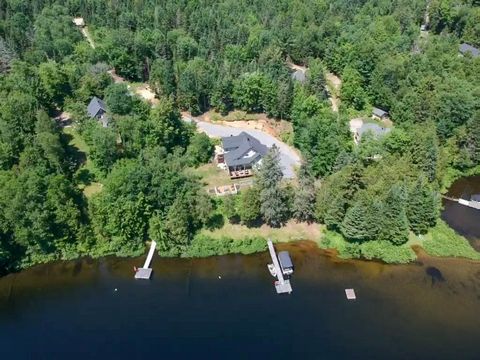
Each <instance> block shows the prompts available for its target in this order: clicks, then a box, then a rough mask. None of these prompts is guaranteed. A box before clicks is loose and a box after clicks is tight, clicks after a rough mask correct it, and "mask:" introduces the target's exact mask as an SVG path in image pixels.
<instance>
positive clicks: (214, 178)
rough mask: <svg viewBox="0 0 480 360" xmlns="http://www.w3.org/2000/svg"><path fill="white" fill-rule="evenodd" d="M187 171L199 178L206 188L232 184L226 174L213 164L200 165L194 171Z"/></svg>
mask: <svg viewBox="0 0 480 360" xmlns="http://www.w3.org/2000/svg"><path fill="white" fill-rule="evenodd" d="M187 171H188V172H191V173H193V174H195V175H197V176H199V177H200V178H201V182H202V183H203V184H204V185H205V187H208V188H211V187H215V186H222V185H232V184H233V181H232V179H230V176H229V175H228V172H226V171H225V170H222V169H220V168H218V167H217V166H216V165H215V164H213V163H210V164H205V165H202V166H200V167H198V168H196V169H193V168H190V169H187Z"/></svg>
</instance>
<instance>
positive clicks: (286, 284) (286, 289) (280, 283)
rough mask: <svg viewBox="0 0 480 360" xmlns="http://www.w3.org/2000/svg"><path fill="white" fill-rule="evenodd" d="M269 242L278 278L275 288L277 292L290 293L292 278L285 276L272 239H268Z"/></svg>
mask: <svg viewBox="0 0 480 360" xmlns="http://www.w3.org/2000/svg"><path fill="white" fill-rule="evenodd" d="M267 244H268V250H269V251H270V257H271V258H272V262H273V266H274V267H275V272H276V275H277V278H278V280H277V281H275V290H277V294H284V293H289V294H290V293H291V292H292V286H291V285H290V280H288V279H285V278H284V277H283V272H282V269H281V267H280V264H279V262H278V258H277V253H276V252H275V248H274V247H273V242H272V240H270V239H268V241H267Z"/></svg>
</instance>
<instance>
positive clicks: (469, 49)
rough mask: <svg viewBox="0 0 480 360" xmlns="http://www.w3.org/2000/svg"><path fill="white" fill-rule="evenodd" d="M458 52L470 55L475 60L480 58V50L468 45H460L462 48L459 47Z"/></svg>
mask: <svg viewBox="0 0 480 360" xmlns="http://www.w3.org/2000/svg"><path fill="white" fill-rule="evenodd" d="M458 51H459V52H460V54H462V55H466V54H470V55H471V56H472V57H474V58H476V57H479V56H480V50H479V49H477V48H476V47H474V46H472V45H470V44H467V43H462V44H460V46H459V47H458Z"/></svg>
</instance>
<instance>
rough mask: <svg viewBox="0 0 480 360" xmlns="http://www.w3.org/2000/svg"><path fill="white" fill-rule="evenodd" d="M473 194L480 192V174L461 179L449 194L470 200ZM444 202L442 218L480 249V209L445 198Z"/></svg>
mask: <svg viewBox="0 0 480 360" xmlns="http://www.w3.org/2000/svg"><path fill="white" fill-rule="evenodd" d="M473 194H480V176H470V177H466V178H462V179H459V180H457V181H455V183H453V185H452V187H451V188H450V189H449V191H448V196H450V197H454V198H463V199H466V200H470V197H471V196H472V195H473ZM443 204H444V211H443V212H442V218H443V219H444V220H445V221H446V222H447V224H449V225H450V226H451V227H452V228H453V229H455V231H457V232H458V233H460V234H462V235H463V236H465V237H466V238H467V239H468V240H469V241H470V243H471V244H472V246H473V247H474V248H475V249H477V250H478V251H480V210H477V209H473V208H470V207H467V206H464V205H460V204H458V203H456V202H453V201H449V200H445V199H444V200H443Z"/></svg>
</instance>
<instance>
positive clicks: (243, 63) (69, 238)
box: [0, 0, 480, 273]
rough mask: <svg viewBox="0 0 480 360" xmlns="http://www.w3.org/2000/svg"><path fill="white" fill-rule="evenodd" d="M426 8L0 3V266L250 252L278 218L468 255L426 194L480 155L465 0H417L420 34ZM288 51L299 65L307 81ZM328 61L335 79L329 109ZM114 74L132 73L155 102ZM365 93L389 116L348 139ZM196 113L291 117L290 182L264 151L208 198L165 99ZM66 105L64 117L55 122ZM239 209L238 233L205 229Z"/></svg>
mask: <svg viewBox="0 0 480 360" xmlns="http://www.w3.org/2000/svg"><path fill="white" fill-rule="evenodd" d="M425 6H426V3H425V1H423V0H422V1H421V0H397V1H377V0H367V1H349V0H336V1H333V2H331V1H313V0H311V1H310V0H308V1H296V0H294V1H287V0H279V1H276V2H266V1H264V0H259V1H254V2H241V3H239V2H238V1H235V0H222V1H220V2H208V1H200V0H188V1H183V2H182V1H179V0H166V1H156V0H153V1H142V0H141V1H136V2H132V1H130V0H118V1H115V2H105V1H103V0H92V1H88V2H84V1H72V0H56V1H55V0H52V1H46V0H33V1H29V2H21V1H20V2H19V1H16V0H6V1H2V2H1V3H0V273H5V272H9V271H14V270H18V269H21V268H25V267H28V266H31V265H33V264H36V263H41V262H46V261H51V260H55V259H72V258H75V257H78V256H85V255H90V256H103V255H109V254H116V255H119V256H132V255H136V254H139V253H141V252H143V251H144V244H145V241H147V240H148V239H151V240H155V241H157V243H158V244H159V247H160V249H159V251H160V252H161V253H162V254H166V255H169V256H188V255H190V256H206V255H211V254H214V253H230V252H242V253H248V252H253V251H257V250H259V249H261V248H262V246H261V241H260V240H259V239H260V238H261V237H262V236H263V235H257V234H256V233H255V232H256V231H257V229H258V226H259V225H261V224H266V225H268V226H269V227H270V228H275V229H280V230H279V231H280V232H282V231H283V230H285V229H287V227H288V225H287V227H286V224H288V223H289V222H291V221H298V222H300V223H319V224H322V225H321V226H324V227H325V228H326V229H327V231H326V233H325V235H324V237H323V239H322V241H321V244H322V246H324V247H334V248H337V250H338V251H339V253H340V254H341V255H342V254H343V255H344V256H347V255H348V256H351V257H362V258H367V259H372V258H375V259H378V258H380V259H383V260H384V261H386V262H404V261H407V260H409V259H412V256H413V255H414V254H413V255H412V251H411V249H410V247H409V242H408V241H409V239H410V238H411V237H412V235H411V234H415V236H416V235H422V236H423V237H424V238H425V240H424V241H423V244H422V246H423V247H424V248H425V249H426V251H427V252H428V253H430V254H434V255H441V256H465V257H470V258H474V257H475V256H476V255H475V254H476V253H475V252H472V251H474V250H473V249H471V248H470V247H469V246H468V244H466V243H465V240H464V239H463V238H461V237H460V236H458V235H455V234H454V232H453V231H451V230H450V229H448V228H447V227H446V226H445V225H444V224H443V223H442V222H439V212H440V206H441V203H440V197H439V193H440V192H441V191H443V190H444V189H445V187H446V186H447V185H448V184H450V183H451V181H452V179H454V178H455V177H457V176H459V174H473V173H477V172H478V170H479V169H480V167H479V166H480V165H479V164H480V101H479V98H480V97H479V94H480V87H479V85H478V84H480V81H479V80H480V58H478V57H477V58H474V57H472V56H470V55H466V56H459V55H458V45H459V43H460V42H469V43H470V44H472V45H474V46H477V47H480V33H479V32H478V26H476V24H478V22H479V21H478V20H479V15H478V14H479V12H478V4H476V3H475V2H472V1H469V0H450V1H448V2H445V1H444V0H432V1H431V6H430V10H429V11H430V19H431V24H430V29H429V30H430V33H429V36H428V38H426V39H423V40H422V41H419V28H420V25H421V24H422V21H423V18H424V13H425V10H426V9H425ZM75 16H82V17H83V18H84V19H85V21H86V23H87V24H88V26H89V31H90V33H91V34H92V38H93V41H94V43H95V48H93V47H92V46H91V44H89V42H87V41H86V40H85V39H84V37H83V36H82V34H81V32H80V31H79V29H78V28H76V27H75V25H74V24H73V22H72V19H73V17H75ZM289 61H291V62H293V63H297V64H302V65H305V66H306V67H307V68H308V72H307V74H306V80H305V82H304V83H301V82H297V81H294V80H293V79H292V77H291V70H290V68H289V66H288V62H289ZM112 69H114V70H115V73H116V74H118V75H120V76H122V77H124V78H125V79H126V82H120V83H118V79H115V78H114V77H112V76H111V74H110V73H109V71H110V70H112ZM327 71H329V72H332V73H334V74H336V75H338V76H339V77H340V78H341V79H342V86H341V88H340V90H339V91H338V94H336V95H337V96H338V97H339V98H340V100H341V104H340V108H339V111H338V112H336V111H333V110H332V109H331V106H330V102H329V101H328V96H329V93H328V87H327V80H326V74H327ZM115 81H117V83H116V82H115ZM128 82H130V83H138V82H146V83H148V84H149V85H150V86H151V88H152V89H153V90H154V91H155V93H156V94H157V96H158V103H157V104H156V106H155V107H153V108H152V107H151V106H150V104H148V103H147V102H145V101H144V100H143V99H141V98H139V97H137V96H135V95H134V94H132V93H131V89H132V88H131V87H130V88H129V87H128V85H127V84H128ZM136 86H137V85H134V86H133V88H135V87H136ZM331 88H332V87H330V89H331ZM335 91H336V90H335ZM93 96H97V97H99V98H102V99H104V100H105V102H106V104H107V106H108V109H109V111H108V116H109V118H110V120H111V121H110V122H109V126H108V127H102V125H101V124H100V123H99V122H98V121H96V120H94V119H90V118H89V117H88V116H87V113H86V106H87V104H88V102H89V101H90V99H91V98H92V97H93ZM373 106H377V107H380V108H382V109H385V110H387V111H389V113H390V116H391V120H392V121H393V125H394V126H393V129H392V131H391V132H390V133H388V134H387V135H385V136H383V137H379V136H374V134H371V133H370V134H365V135H364V136H362V139H361V141H360V143H359V144H358V145H355V144H354V142H353V139H352V134H351V133H350V131H349V120H350V119H351V118H352V116H353V115H355V116H370V112H371V109H372V107H373ZM209 110H215V111H216V112H218V113H220V114H223V115H226V114H229V113H232V111H234V110H236V111H237V112H236V113H233V114H237V115H238V116H239V117H240V115H241V116H242V117H245V118H249V117H250V115H249V114H252V113H260V112H261V113H265V114H267V115H268V116H269V117H272V118H277V119H283V120H286V121H289V122H291V124H292V128H293V136H289V142H290V141H291V143H293V145H294V146H295V147H296V148H298V149H299V150H300V151H301V153H302V156H303V158H304V160H305V161H304V164H303V165H302V167H301V168H300V169H299V174H298V180H297V181H296V182H293V183H292V182H285V181H283V180H282V172H281V169H280V166H279V154H278V149H272V150H271V151H270V152H269V154H268V156H266V157H265V158H264V161H263V163H262V168H261V169H260V171H259V172H258V174H257V176H256V182H255V185H254V186H253V187H251V188H249V189H247V190H244V191H242V192H241V194H240V195H238V196H235V197H228V198H225V199H224V200H221V201H219V200H216V199H213V198H211V197H210V196H208V195H207V193H206V192H205V189H204V188H203V184H202V179H201V178H199V176H198V174H200V176H204V177H205V179H206V181H205V182H206V183H207V184H214V183H215V179H214V178H215V177H216V176H215V173H212V172H211V169H210V170H209V169H205V168H200V170H198V169H197V170H194V171H192V168H198V167H199V166H201V165H202V164H206V163H208V162H209V161H210V159H211V157H212V155H213V143H212V141H211V140H210V139H209V138H208V137H207V136H206V135H203V134H198V133H196V131H195V128H194V126H192V125H189V124H186V123H184V122H182V121H181V116H180V111H190V112H191V113H192V114H194V115H195V114H201V113H203V112H205V111H209ZM63 111H66V112H68V113H69V114H70V116H71V119H72V122H73V123H72V127H71V128H63V129H62V127H61V126H60V123H59V121H58V120H54V118H56V117H57V116H58V115H59V114H60V113H61V112H63ZM242 114H243V115H242ZM232 116H233V115H232ZM233 120H234V119H233ZM203 170H205V171H204V172H203V173H202V171H203ZM238 223H240V224H242V226H244V227H245V228H250V229H252V230H251V231H252V235H246V236H245V239H239V238H236V237H235V236H234V235H233V234H223V235H221V236H218V237H217V236H212V235H211V234H208V232H209V231H211V232H212V234H213V233H214V232H215V231H218V232H220V231H221V230H220V229H222V228H223V229H224V230H225V231H226V230H227V229H233V228H231V227H229V226H230V225H232V224H238ZM319 226H320V225H319ZM313 240H316V239H313Z"/></svg>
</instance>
